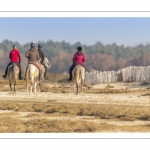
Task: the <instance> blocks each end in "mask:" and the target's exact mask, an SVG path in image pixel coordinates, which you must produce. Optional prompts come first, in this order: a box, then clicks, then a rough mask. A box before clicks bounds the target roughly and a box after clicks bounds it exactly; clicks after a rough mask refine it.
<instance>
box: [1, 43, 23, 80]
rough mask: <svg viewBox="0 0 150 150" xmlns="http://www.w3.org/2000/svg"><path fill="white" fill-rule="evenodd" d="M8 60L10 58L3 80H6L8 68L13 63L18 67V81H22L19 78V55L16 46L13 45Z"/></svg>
mask: <svg viewBox="0 0 150 150" xmlns="http://www.w3.org/2000/svg"><path fill="white" fill-rule="evenodd" d="M9 58H10V63H9V64H8V65H7V67H6V69H5V75H3V78H4V79H6V77H7V72H8V67H9V66H10V65H12V64H13V63H16V64H17V66H18V67H19V80H21V79H22V77H21V65H20V63H21V57H20V53H19V51H18V50H17V47H16V45H13V49H12V50H11V51H10V53H9Z"/></svg>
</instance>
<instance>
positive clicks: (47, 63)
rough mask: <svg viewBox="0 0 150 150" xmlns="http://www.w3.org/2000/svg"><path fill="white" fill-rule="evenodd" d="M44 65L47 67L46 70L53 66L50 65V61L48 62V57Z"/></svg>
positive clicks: (45, 58)
mask: <svg viewBox="0 0 150 150" xmlns="http://www.w3.org/2000/svg"><path fill="white" fill-rule="evenodd" d="M43 63H44V65H45V67H46V68H50V66H51V65H50V63H49V60H48V58H47V57H44V61H43Z"/></svg>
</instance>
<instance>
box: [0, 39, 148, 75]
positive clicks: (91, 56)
mask: <svg viewBox="0 0 150 150" xmlns="http://www.w3.org/2000/svg"><path fill="white" fill-rule="evenodd" d="M14 44H15V45H17V48H18V49H19V51H20V53H21V58H22V61H21V65H22V67H23V68H25V66H26V64H27V59H26V58H25V56H24V54H25V52H26V51H27V50H28V49H29V48H30V44H31V42H28V43H26V44H24V45H21V44H20V43H19V42H13V41H10V40H8V39H6V40H4V41H2V42H1V43H0V70H1V71H2V70H4V68H5V67H6V65H7V64H8V62H9V51H10V50H11V49H12V46H13V45H14ZM38 44H42V49H43V51H44V53H45V56H46V57H48V59H49V61H50V64H51V68H50V69H49V72H51V73H63V72H68V69H69V67H70V66H71V64H72V57H73V54H74V53H75V52H76V48H77V46H79V45H80V46H82V48H83V53H84V54H85V57H86V62H85V64H84V66H85V69H86V71H88V72H89V71H90V70H91V69H95V70H99V71H111V70H114V71H116V70H119V69H122V68H125V67H128V66H130V65H131V66H132V65H134V66H148V65H150V44H149V43H147V44H146V45H143V44H139V45H136V46H124V45H123V44H122V45H117V44H116V43H113V44H106V45H104V44H103V43H102V42H100V41H99V42H96V43H95V44H94V45H90V46H88V45H85V44H84V45H83V44H81V43H80V42H76V43H75V44H70V43H67V42H65V41H62V42H54V41H52V40H48V41H46V42H44V41H38V42H37V43H35V45H36V48H37V46H38Z"/></svg>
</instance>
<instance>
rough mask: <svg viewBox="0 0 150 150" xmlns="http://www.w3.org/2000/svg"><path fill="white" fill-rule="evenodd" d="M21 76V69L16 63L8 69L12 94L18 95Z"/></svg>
mask: <svg viewBox="0 0 150 150" xmlns="http://www.w3.org/2000/svg"><path fill="white" fill-rule="evenodd" d="M18 76H19V67H18V66H17V64H16V63H13V64H12V65H10V66H9V67H8V78H9V85H10V94H11V93H12V94H16V84H17V80H18ZM12 84H13V85H14V89H12Z"/></svg>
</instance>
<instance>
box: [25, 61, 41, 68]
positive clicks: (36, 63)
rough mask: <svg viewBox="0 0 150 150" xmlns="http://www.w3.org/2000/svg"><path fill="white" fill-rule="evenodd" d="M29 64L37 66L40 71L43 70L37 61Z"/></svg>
mask: <svg viewBox="0 0 150 150" xmlns="http://www.w3.org/2000/svg"><path fill="white" fill-rule="evenodd" d="M28 64H33V65H35V66H36V67H37V68H38V69H39V70H42V67H41V64H40V63H38V62H37V61H29V63H28Z"/></svg>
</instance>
